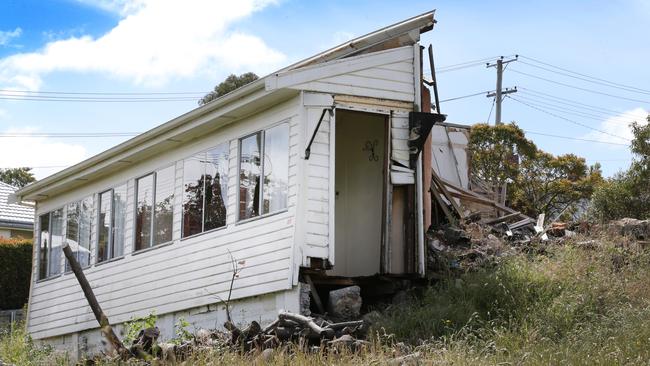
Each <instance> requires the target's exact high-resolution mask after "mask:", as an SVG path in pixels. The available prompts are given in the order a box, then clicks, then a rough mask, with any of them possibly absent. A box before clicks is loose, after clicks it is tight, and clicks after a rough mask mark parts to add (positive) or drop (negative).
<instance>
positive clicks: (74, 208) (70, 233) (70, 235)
mask: <svg viewBox="0 0 650 366" xmlns="http://www.w3.org/2000/svg"><path fill="white" fill-rule="evenodd" d="M65 239H66V242H67V243H68V245H69V246H70V249H72V253H74V256H75V258H78V257H79V254H78V253H79V242H78V241H79V202H73V203H69V204H68V206H67V210H66V220H65ZM65 270H66V271H70V263H68V260H67V259H66V260H65Z"/></svg>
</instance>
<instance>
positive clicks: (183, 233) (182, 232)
mask: <svg viewBox="0 0 650 366" xmlns="http://www.w3.org/2000/svg"><path fill="white" fill-rule="evenodd" d="M230 144H231V140H226V141H223V142H220V143H218V144H216V145H214V146H212V147H209V148H206V149H203V150H200V151H197V152H195V153H192V154H191V155H188V156H186V157H184V158H183V159H181V161H182V162H183V188H184V187H185V161H186V160H187V159H190V158H192V157H194V156H196V155H199V154H206V157H207V154H208V152H210V151H212V150H214V149H216V148H218V147H220V146H222V145H225V147H226V151H227V152H228V159H227V169H228V175H227V176H226V184H227V189H226V192H225V197H224V198H225V199H226V200H227V199H228V191H229V190H230V184H229V183H230V182H229V181H230V177H231V175H232V174H231V171H230V159H232V156H231V154H230ZM205 172H206V169H204V170H203V175H205ZM205 196H206V185H205V178H204V179H203V200H202V202H201V231H200V232H198V233H194V234H191V235H185V202H184V201H185V196H184V194H183V197H181V238H180V239H181V240H185V239H189V238H193V237H196V236H199V235H201V234H205V233H211V232H214V231H218V230H223V229H225V228H227V227H228V206H229V205H230V202H226V221H225V222H224V225H223V226H219V227H215V228H212V229H209V230H205V215H206V210H205V207H206V198H205Z"/></svg>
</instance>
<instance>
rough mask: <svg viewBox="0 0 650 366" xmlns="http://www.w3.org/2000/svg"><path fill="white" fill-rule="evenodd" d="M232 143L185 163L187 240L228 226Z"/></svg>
mask: <svg viewBox="0 0 650 366" xmlns="http://www.w3.org/2000/svg"><path fill="white" fill-rule="evenodd" d="M228 155H229V154H228V143H223V144H221V145H219V146H217V147H215V148H213V149H211V150H209V151H207V152H202V153H199V154H196V155H193V156H191V157H189V158H187V159H185V161H184V162H183V234H182V235H183V237H186V236H190V235H194V234H198V233H201V232H203V231H207V230H212V229H216V228H219V227H223V226H225V225H226V207H227V206H228V201H227V199H228Z"/></svg>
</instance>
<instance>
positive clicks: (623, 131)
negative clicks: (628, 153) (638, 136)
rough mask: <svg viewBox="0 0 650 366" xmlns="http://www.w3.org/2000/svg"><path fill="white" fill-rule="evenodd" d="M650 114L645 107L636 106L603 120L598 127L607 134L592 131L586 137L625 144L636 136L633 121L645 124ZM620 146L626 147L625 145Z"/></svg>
mask: <svg viewBox="0 0 650 366" xmlns="http://www.w3.org/2000/svg"><path fill="white" fill-rule="evenodd" d="M648 114H650V111H648V110H646V109H644V108H635V109H631V110H629V111H626V112H624V113H621V114H619V115H617V116H613V117H609V118H607V119H606V120H604V121H603V122H601V124H600V126H599V127H598V129H599V130H601V131H603V132H606V133H607V134H604V133H600V132H597V131H592V132H590V133H588V134H587V135H586V136H585V138H588V139H592V140H598V141H602V142H608V143H616V144H625V143H627V142H626V140H632V138H633V137H634V136H633V134H632V128H630V124H631V123H632V122H633V121H636V122H638V123H639V124H641V125H645V124H646V123H647V120H646V117H648ZM616 136H618V137H616ZM619 137H622V138H619ZM612 146H615V145H612ZM618 147H620V148H625V147H624V146H618Z"/></svg>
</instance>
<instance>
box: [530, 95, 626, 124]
mask: <svg viewBox="0 0 650 366" xmlns="http://www.w3.org/2000/svg"><path fill="white" fill-rule="evenodd" d="M519 98H521V99H523V100H525V101H527V102H529V103H531V104H533V105H536V106H538V107H540V108H547V109H550V110H554V111H557V112H561V113H567V114H570V115H573V116H578V117H582V118H586V119H591V120H595V121H599V122H602V121H603V120H605V119H611V120H614V121H617V122H621V123H632V122H634V120H632V119H624V118H621V117H617V116H610V115H607V114H605V113H602V112H600V114H593V113H589V112H583V111H580V110H575V109H570V108H567V107H563V106H555V105H550V104H546V102H540V101H538V100H534V99H532V100H531V99H530V98H528V97H525V96H519Z"/></svg>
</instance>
